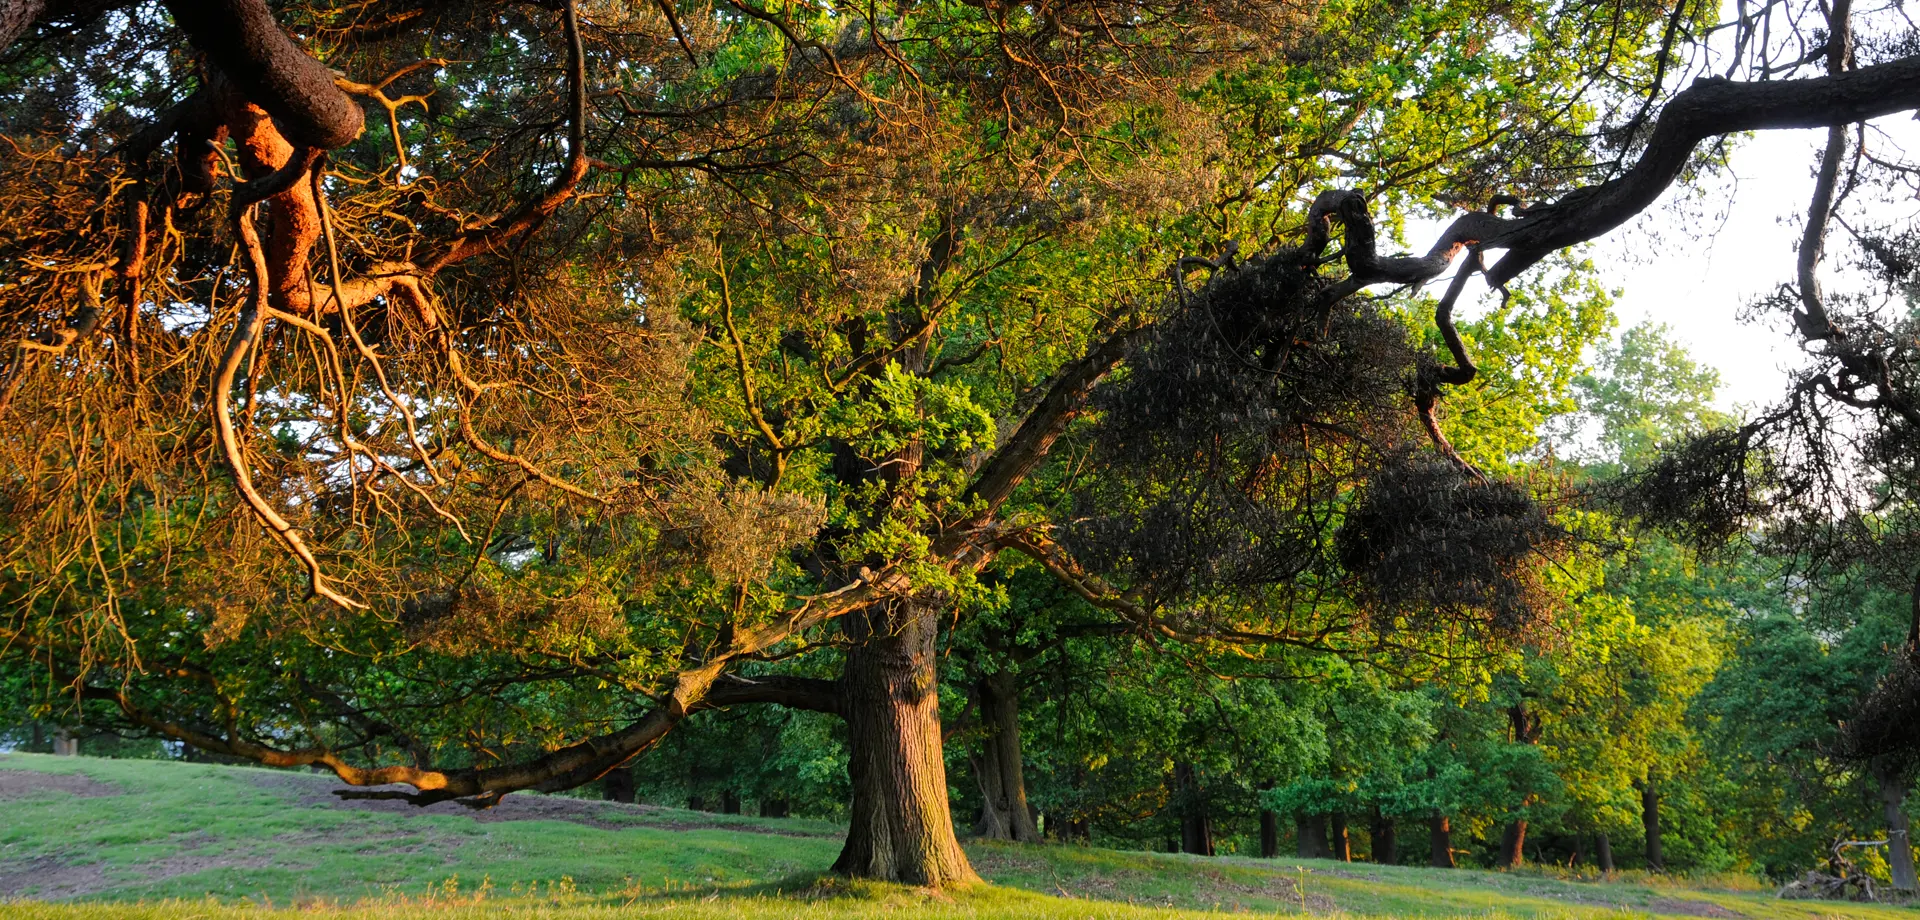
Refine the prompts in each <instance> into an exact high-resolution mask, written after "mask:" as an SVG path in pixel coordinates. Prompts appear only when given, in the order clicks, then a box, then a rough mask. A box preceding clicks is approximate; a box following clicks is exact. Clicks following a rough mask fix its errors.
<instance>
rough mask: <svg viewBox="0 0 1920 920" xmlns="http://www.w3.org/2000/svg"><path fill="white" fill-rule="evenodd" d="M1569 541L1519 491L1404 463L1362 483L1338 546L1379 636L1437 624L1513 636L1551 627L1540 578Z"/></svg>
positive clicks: (1458, 472) (1428, 459)
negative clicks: (1479, 627) (1472, 626)
mask: <svg viewBox="0 0 1920 920" xmlns="http://www.w3.org/2000/svg"><path fill="white" fill-rule="evenodd" d="M1570 540H1571V535H1570V534H1569V533H1568V532H1567V531H1566V529H1565V528H1562V527H1561V526H1560V525H1558V524H1556V523H1554V521H1553V520H1552V519H1551V517H1549V515H1548V514H1547V511H1546V509H1545V508H1544V507H1543V506H1542V505H1541V504H1540V503H1539V502H1537V501H1535V500H1534V496H1533V495H1532V493H1531V490H1530V489H1528V488H1527V486H1526V485H1525V484H1523V483H1519V482H1515V481H1511V480H1506V479H1492V478H1483V477H1480V476H1476V475H1473V474H1471V473H1469V472H1467V471H1465V470H1463V469H1461V468H1460V467H1459V466H1458V465H1456V464H1454V463H1452V462H1449V461H1447V460H1445V459H1443V458H1440V457H1435V456H1431V455H1425V454H1402V455H1399V456H1396V457H1394V458H1392V459H1391V460H1390V461H1389V462H1387V463H1385V464H1383V465H1382V466H1381V467H1380V468H1379V469H1378V470H1376V471H1375V472H1374V474H1373V476H1372V477H1370V478H1369V479H1368V481H1367V483H1366V486H1365V487H1364V489H1363V491H1362V492H1361V495H1360V497H1359V500H1358V501H1357V502H1356V503H1355V504H1354V505H1353V507H1352V508H1351V509H1350V510H1349V511H1348V513H1347V519H1346V521H1345V523H1343V524H1342V525H1341V526H1340V529H1339V531H1338V534H1337V536H1336V545H1337V547H1338V550H1339V557H1340V563H1341V565H1342V567H1344V568H1345V569H1346V571H1347V572H1348V573H1349V574H1351V575H1352V576H1353V577H1354V579H1355V582H1356V587H1357V589H1358V590H1357V591H1356V593H1357V594H1358V595H1359V597H1360V598H1361V599H1362V600H1363V602H1364V603H1365V604H1366V606H1367V607H1368V608H1369V611H1370V612H1371V613H1372V614H1373V620H1374V628H1375V630H1376V631H1381V632H1385V631H1389V630H1392V629H1395V628H1402V627H1404V628H1422V627H1428V626H1432V625H1434V624H1435V623H1436V622H1437V621H1442V620H1444V621H1453V622H1458V623H1468V624H1478V625H1483V626H1485V627H1486V628H1487V629H1488V630H1490V631H1491V632H1493V633H1495V634H1498V635H1517V634H1525V633H1529V632H1532V631H1534V630H1536V629H1537V628H1538V627H1540V626H1541V625H1543V624H1544V623H1546V622H1547V621H1548V620H1549V619H1550V618H1551V614H1552V612H1553V611H1552V608H1553V606H1554V602H1553V597H1554V593H1553V592H1552V591H1550V590H1548V589H1547V588H1546V587H1545V586H1544V585H1543V584H1542V583H1541V579H1540V577H1539V576H1540V570H1541V566H1543V565H1548V564H1551V563H1552V562H1553V561H1554V560H1555V559H1556V558H1557V557H1559V556H1560V555H1561V554H1563V553H1564V551H1565V550H1566V548H1567V545H1568V543H1569V542H1570Z"/></svg>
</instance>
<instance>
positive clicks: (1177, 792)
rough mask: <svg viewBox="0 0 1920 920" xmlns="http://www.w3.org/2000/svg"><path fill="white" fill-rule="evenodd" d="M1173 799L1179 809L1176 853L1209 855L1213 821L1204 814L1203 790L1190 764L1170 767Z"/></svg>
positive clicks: (1204, 798) (1211, 846)
mask: <svg viewBox="0 0 1920 920" xmlns="http://www.w3.org/2000/svg"><path fill="white" fill-rule="evenodd" d="M1173 786H1174V799H1175V801H1176V802H1177V803H1178V805H1179V808H1180V852H1182V853H1192V854H1194V855H1195V856H1212V855H1213V819H1212V817H1211V816H1209V815H1208V814H1207V795H1206V790H1205V789H1202V788H1201V786H1200V777H1199V773H1198V772H1197V771H1196V770H1194V768H1193V764H1190V763H1186V762H1184V761H1183V762H1180V763H1176V764H1174V765H1173Z"/></svg>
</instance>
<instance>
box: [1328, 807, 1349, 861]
mask: <svg viewBox="0 0 1920 920" xmlns="http://www.w3.org/2000/svg"><path fill="white" fill-rule="evenodd" d="M1327 843H1329V844H1331V845H1332V849H1333V852H1332V853H1330V854H1328V855H1329V856H1331V857H1332V858H1333V859H1337V860H1340V861H1341V862H1353V842H1352V841H1350V840H1348V839H1347V813H1346V812H1344V811H1336V812H1334V813H1333V815H1332V816H1331V817H1330V818H1329V819H1328V820H1327Z"/></svg>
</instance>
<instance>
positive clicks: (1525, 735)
mask: <svg viewBox="0 0 1920 920" xmlns="http://www.w3.org/2000/svg"><path fill="white" fill-rule="evenodd" d="M1507 721H1508V722H1509V723H1510V724H1511V725H1512V727H1513V741H1514V743H1515V744H1534V743H1537V742H1538V741H1539V740H1540V732H1541V729H1542V728H1543V727H1544V726H1542V725H1541V722H1540V717H1539V715H1537V714H1535V713H1533V712H1530V711H1528V710H1527V704H1526V702H1525V701H1522V702H1518V703H1515V704H1513V705H1512V706H1509V707H1507ZM1532 802H1533V794H1532V793H1531V792H1529V793H1527V795H1526V796H1525V797H1524V798H1522V799H1521V803H1520V804H1521V805H1522V806H1525V805H1528V804H1531V803H1532ZM1497 861H1498V863H1499V865H1500V867H1501V868H1503V869H1511V868H1515V867H1518V866H1523V865H1526V862H1527V819H1525V818H1518V819H1515V820H1514V822H1513V823H1512V824H1509V825H1507V829H1506V831H1505V832H1504V833H1502V834H1501V835H1500V854H1499V856H1498V858H1497Z"/></svg>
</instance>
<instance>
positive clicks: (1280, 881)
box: [1194, 870, 1338, 914]
mask: <svg viewBox="0 0 1920 920" xmlns="http://www.w3.org/2000/svg"><path fill="white" fill-rule="evenodd" d="M1201 877H1202V878H1204V879H1206V882H1205V883H1203V884H1200V885H1198V886H1196V887H1195V889H1194V896H1195V897H1196V898H1197V899H1199V900H1202V901H1210V902H1213V903H1217V904H1220V905H1223V906H1227V907H1230V908H1231V909H1233V910H1235V911H1243V910H1247V909H1249V908H1248V906H1247V905H1245V904H1243V903H1242V902H1241V900H1240V898H1241V897H1246V896H1249V895H1251V896H1254V897H1259V898H1267V899H1270V900H1274V901H1279V902H1282V903H1286V904H1302V903H1304V905H1305V906H1306V909H1307V910H1308V911H1309V912H1310V913H1316V914H1330V913H1333V912H1334V911H1335V910H1337V909H1338V905H1336V904H1334V903H1333V899H1332V898H1330V897H1327V896H1326V895H1324V894H1314V893H1313V892H1311V891H1308V892H1307V894H1306V897H1305V898H1304V900H1303V899H1302V898H1301V896H1300V885H1299V883H1298V882H1295V881H1294V880H1293V879H1290V878H1288V877H1286V876H1284V875H1281V874H1279V873H1267V874H1263V877H1262V878H1260V879H1259V880H1258V881H1257V882H1253V881H1248V880H1243V879H1234V878H1230V877H1228V876H1227V874H1226V873H1224V872H1219V871H1215V870H1208V871H1206V872H1204V873H1202V875H1201ZM1235 895H1238V896H1240V897H1235Z"/></svg>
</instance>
